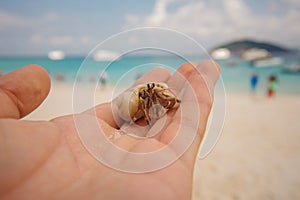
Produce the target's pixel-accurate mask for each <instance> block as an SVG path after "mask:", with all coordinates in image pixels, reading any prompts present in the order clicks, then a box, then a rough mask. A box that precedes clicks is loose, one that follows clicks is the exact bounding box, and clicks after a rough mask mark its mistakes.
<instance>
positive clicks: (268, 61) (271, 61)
mask: <svg viewBox="0 0 300 200" xmlns="http://www.w3.org/2000/svg"><path fill="white" fill-rule="evenodd" d="M251 64H252V66H254V67H257V68H267V67H280V66H281V65H282V64H283V59H282V58H280V57H270V58H264V59H257V60H252V61H251Z"/></svg>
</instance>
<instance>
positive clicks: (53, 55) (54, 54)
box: [48, 50, 65, 60]
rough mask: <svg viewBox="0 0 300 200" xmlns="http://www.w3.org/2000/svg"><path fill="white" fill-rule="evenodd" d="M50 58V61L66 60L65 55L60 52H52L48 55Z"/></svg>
mask: <svg viewBox="0 0 300 200" xmlns="http://www.w3.org/2000/svg"><path fill="white" fill-rule="evenodd" d="M48 58H49V59H50V60H62V59H64V58H65V53H64V52H63V51H60V50H55V51H50V52H49V53H48Z"/></svg>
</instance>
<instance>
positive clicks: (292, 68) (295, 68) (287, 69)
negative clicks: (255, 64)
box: [281, 63, 300, 74]
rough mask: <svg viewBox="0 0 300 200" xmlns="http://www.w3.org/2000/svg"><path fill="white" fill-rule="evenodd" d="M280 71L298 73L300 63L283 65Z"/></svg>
mask: <svg viewBox="0 0 300 200" xmlns="http://www.w3.org/2000/svg"><path fill="white" fill-rule="evenodd" d="M281 71H282V72H283V73H288V74H300V65H299V64H298V63H292V64H290V65H286V66H284V67H283V68H282V70H281Z"/></svg>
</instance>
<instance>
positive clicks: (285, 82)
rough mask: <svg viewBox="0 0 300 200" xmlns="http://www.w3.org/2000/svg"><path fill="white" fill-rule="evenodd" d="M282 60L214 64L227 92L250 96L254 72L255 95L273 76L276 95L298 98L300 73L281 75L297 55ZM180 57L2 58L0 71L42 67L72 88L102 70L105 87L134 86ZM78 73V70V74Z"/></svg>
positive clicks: (196, 59) (197, 58) (94, 78)
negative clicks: (262, 64) (277, 63)
mask: <svg viewBox="0 0 300 200" xmlns="http://www.w3.org/2000/svg"><path fill="white" fill-rule="evenodd" d="M277 56H280V57H281V58H283V59H284V63H283V65H282V66H279V67H268V68H263V69H262V68H259V69H258V68H254V67H253V66H252V65H251V64H250V63H249V62H247V61H243V60H240V59H238V58H231V59H229V60H224V61H217V62H218V63H219V64H220V66H221V68H222V78H223V81H224V85H225V89H226V92H247V93H248V92H249V87H250V86H249V82H250V80H249V79H250V75H251V74H252V73H253V72H256V73H257V74H258V75H259V84H258V91H259V92H261V93H264V91H265V87H266V83H267V78H268V76H269V75H271V74H275V75H276V76H277V77H278V79H279V85H278V93H282V94H286V93H288V94H300V73H298V74H287V73H283V72H282V68H283V67H284V66H288V65H290V64H292V63H298V64H299V63H300V53H293V54H284V55H277ZM203 59H207V57H204V56H187V57H186V60H188V61H193V62H199V61H201V60H203ZM186 60H185V59H184V58H182V57H178V56H173V55H167V56H155V55H148V56H142V55H136V56H132V55H131V56H124V57H122V58H121V59H120V60H117V61H115V62H96V61H94V60H93V59H92V58H87V59H85V57H84V56H76V57H66V58H65V59H63V60H57V61H56V60H50V59H48V58H47V57H1V58H0V71H1V72H2V73H8V72H10V71H12V70H15V69H17V68H19V67H21V66H24V65H27V64H30V63H35V64H38V65H41V66H42V67H44V68H45V69H46V70H47V71H48V72H49V74H50V76H51V78H52V79H53V81H56V82H59V81H57V80H55V78H57V76H58V75H59V76H60V78H62V76H63V77H64V78H63V79H64V80H63V81H62V80H61V81H60V82H59V84H73V83H74V81H75V80H76V77H77V78H78V79H77V80H78V81H81V82H82V83H85V82H86V83H89V82H91V81H97V80H98V78H99V76H100V73H101V71H102V70H103V69H106V71H107V73H108V83H109V84H110V85H114V84H116V83H117V82H118V81H119V80H120V79H122V81H123V82H124V81H127V80H128V82H133V81H134V80H135V79H136V78H137V77H138V76H140V75H142V74H143V73H145V72H147V71H149V70H151V69H152V68H154V67H155V66H165V67H167V68H169V69H170V70H171V71H174V70H176V69H177V68H178V67H179V66H180V65H181V64H182V63H184V62H185V61H186ZM79 69H80V70H79Z"/></svg>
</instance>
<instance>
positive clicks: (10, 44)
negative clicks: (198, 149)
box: [0, 0, 300, 199]
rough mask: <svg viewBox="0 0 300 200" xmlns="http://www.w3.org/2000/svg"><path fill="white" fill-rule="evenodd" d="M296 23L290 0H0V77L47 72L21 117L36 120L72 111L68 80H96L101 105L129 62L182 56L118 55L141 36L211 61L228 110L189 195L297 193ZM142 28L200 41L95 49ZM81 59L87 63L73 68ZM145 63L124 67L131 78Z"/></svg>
mask: <svg viewBox="0 0 300 200" xmlns="http://www.w3.org/2000/svg"><path fill="white" fill-rule="evenodd" d="M299 21H300V1H298V0H265V1H258V0H210V1H209V0H148V1H138V0H128V1H115V0H111V1H101V0H100V1H98V0H97V1H96V0H91V1H83V0H79V1H70V0H66V1H59V0H51V1H45V0H39V1H37V0H24V1H21V0H10V1H0V75H3V74H5V73H8V72H10V71H12V70H14V69H17V68H19V67H21V66H24V65H27V64H30V63H35V64H39V65H41V66H42V67H44V68H45V69H46V70H47V71H48V72H49V74H50V76H51V79H52V89H51V92H50V95H49V97H48V98H47V99H46V101H45V102H44V103H43V105H42V106H41V107H40V108H39V109H37V110H36V111H35V112H33V113H31V114H30V115H29V116H28V117H27V118H26V119H34V120H36V119H38V120H41V119H51V118H53V117H55V116H57V115H62V114H69V113H72V87H73V84H74V82H75V81H77V82H80V83H83V84H85V85H87V86H88V85H89V84H96V85H98V86H97V87H99V90H97V91H96V94H95V99H96V103H101V102H103V101H107V100H110V98H111V96H112V94H111V93H112V88H113V87H114V86H115V85H116V83H117V82H118V80H119V78H120V77H121V76H122V75H123V74H124V73H126V72H127V71H130V70H131V69H133V68H134V67H136V66H137V65H143V64H145V63H146V64H147V63H158V64H162V65H163V66H166V67H168V66H171V68H172V69H174V70H175V69H176V68H178V67H179V66H180V65H181V64H182V63H183V62H185V61H184V60H183V59H182V58H181V57H178V56H175V55H174V54H171V53H168V52H161V51H148V50H139V51H134V52H130V53H127V54H126V55H124V54H123V53H124V51H125V50H126V49H130V48H135V47H137V46H145V37H147V41H152V43H153V46H155V45H161V46H163V47H164V48H165V49H167V50H168V49H172V50H175V51H176V52H178V54H180V55H182V56H184V57H185V58H187V60H188V61H194V62H200V61H201V60H202V59H207V58H209V59H214V60H215V61H216V62H218V63H219V64H220V66H221V68H222V78H223V81H224V86H225V91H226V118H225V122H224V126H223V131H222V135H221V137H220V139H219V141H218V144H217V145H216V147H215V149H214V150H213V152H212V153H211V154H210V155H209V156H208V157H206V158H205V159H202V160H199V162H198V163H197V165H196V167H195V179H194V192H193V195H194V197H193V198H194V199H300V192H299V188H300V174H299V172H298V169H300V157H299V155H298V154H299V150H300V145H299V141H300V140H299V139H300V136H299V133H300V124H299V122H298V120H299V117H300V66H299V64H300V53H299V49H300V39H299V38H300V26H299ZM140 27H161V28H164V29H165V30H169V31H170V30H174V31H175V32H178V33H179V34H181V35H182V34H184V35H186V36H187V37H190V38H192V39H193V40H194V41H196V42H197V43H198V44H200V45H201V46H202V47H203V48H202V49H201V51H199V48H198V47H197V48H193V46H188V45H187V43H186V42H185V41H184V40H178V39H177V38H176V36H174V34H160V32H150V33H149V34H147V35H146V36H145V35H144V34H129V35H128V36H126V37H124V38H122V40H117V42H116V41H115V42H114V41H112V42H110V43H109V44H111V45H106V46H105V48H103V47H101V48H96V49H93V48H95V47H96V45H98V44H99V43H101V42H103V41H106V39H108V38H111V37H114V36H116V34H119V33H120V32H124V31H125V32H126V31H128V30H130V29H134V28H140ZM174 31H173V32H174ZM175 35H176V34H175ZM98 47H99V46H98ZM88 55H89V56H88ZM87 56H88V57H87ZM86 57H87V59H86V60H85V58H86ZM112 61H114V63H113V65H111V66H110V68H107V66H108V64H110V63H111V62H112ZM83 62H84V64H87V63H88V64H87V65H88V66H89V67H87V70H85V71H84V73H80V74H78V71H79V69H80V66H82V64H83ZM151 68H152V66H150V67H149V68H148V69H145V68H141V69H140V70H136V71H134V73H132V74H129V75H128V76H129V79H130V81H131V82H133V81H134V80H135V79H136V78H137V77H139V76H140V75H141V74H143V73H145V72H146V71H148V70H150V69H151ZM130 81H129V82H130ZM131 82H130V83H131ZM219 84H221V85H222V82H219ZM221 89H222V90H223V87H221ZM216 93H219V90H217V91H216ZM216 97H218V95H216ZM222 98H224V99H225V96H223V97H222ZM223 103H225V102H224V101H223ZM220 123H223V122H220Z"/></svg>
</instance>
